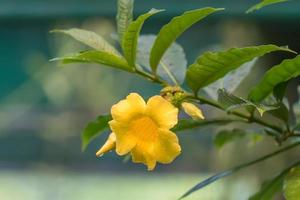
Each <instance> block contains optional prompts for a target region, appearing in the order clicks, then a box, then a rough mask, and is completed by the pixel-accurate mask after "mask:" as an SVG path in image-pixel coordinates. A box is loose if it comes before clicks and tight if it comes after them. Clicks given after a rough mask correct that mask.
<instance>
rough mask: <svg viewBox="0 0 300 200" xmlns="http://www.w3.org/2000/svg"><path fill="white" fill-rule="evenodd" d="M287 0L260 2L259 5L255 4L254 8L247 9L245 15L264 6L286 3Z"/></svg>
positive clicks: (264, 0) (265, 0) (263, 0)
mask: <svg viewBox="0 0 300 200" xmlns="http://www.w3.org/2000/svg"><path fill="white" fill-rule="evenodd" d="M286 1H288V0H262V1H261V2H260V3H258V4H255V5H254V6H252V7H251V8H249V9H248V10H247V11H246V13H250V12H253V11H255V10H259V9H261V8H263V7H265V6H269V5H272V4H276V3H281V2H286Z"/></svg>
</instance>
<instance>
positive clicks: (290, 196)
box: [283, 166, 300, 200]
mask: <svg viewBox="0 0 300 200" xmlns="http://www.w3.org/2000/svg"><path fill="white" fill-rule="evenodd" d="M283 191H284V196H285V198H286V200H298V199H299V197H300V167H299V166H298V167H294V168H292V169H291V170H290V171H289V172H288V174H287V176H286V177H285V179H284V185H283Z"/></svg>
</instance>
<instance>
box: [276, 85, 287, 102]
mask: <svg viewBox="0 0 300 200" xmlns="http://www.w3.org/2000/svg"><path fill="white" fill-rule="evenodd" d="M288 84H289V81H286V82H283V83H279V84H278V85H276V86H275V87H274V89H273V96H274V97H275V98H276V100H277V101H278V102H282V100H283V98H284V96H285V92H286V88H287V86H288Z"/></svg>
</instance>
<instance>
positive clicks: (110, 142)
mask: <svg viewBox="0 0 300 200" xmlns="http://www.w3.org/2000/svg"><path fill="white" fill-rule="evenodd" d="M115 147H116V135H115V134H114V133H111V134H110V135H109V136H108V138H107V140H106V142H105V143H104V145H103V146H102V147H101V148H100V149H99V150H98V151H97V153H96V156H98V157H99V156H102V155H103V154H105V153H106V152H109V151H110V150H113V149H114V148H115Z"/></svg>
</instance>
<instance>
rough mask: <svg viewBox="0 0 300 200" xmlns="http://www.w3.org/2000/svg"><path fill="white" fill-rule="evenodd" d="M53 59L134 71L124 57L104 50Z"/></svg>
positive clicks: (67, 62)
mask: <svg viewBox="0 0 300 200" xmlns="http://www.w3.org/2000/svg"><path fill="white" fill-rule="evenodd" d="M51 61H62V62H63V64H69V63H100V64H103V65H107V66H110V67H114V68H118V69H122V70H125V71H129V72H131V71H132V68H130V67H129V66H128V64H127V61H126V60H125V59H124V58H121V57H118V56H116V55H114V54H109V53H106V52H104V51H85V52H82V53H77V54H74V55H69V56H65V57H61V58H54V59H52V60H51Z"/></svg>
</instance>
